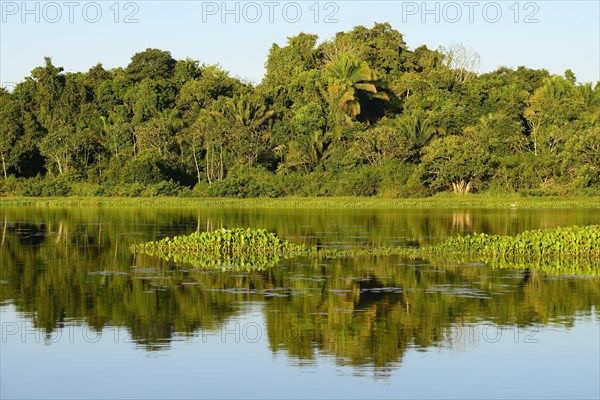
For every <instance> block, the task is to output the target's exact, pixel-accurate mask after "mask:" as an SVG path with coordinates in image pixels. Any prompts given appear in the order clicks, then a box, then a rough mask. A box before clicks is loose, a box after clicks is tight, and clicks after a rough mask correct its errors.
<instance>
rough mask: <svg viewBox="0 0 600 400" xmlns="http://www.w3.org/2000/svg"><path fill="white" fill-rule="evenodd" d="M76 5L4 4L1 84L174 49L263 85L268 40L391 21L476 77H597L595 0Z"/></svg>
mask: <svg viewBox="0 0 600 400" xmlns="http://www.w3.org/2000/svg"><path fill="white" fill-rule="evenodd" d="M72 1H73V3H72V4H71V3H69V2H68V0H66V1H65V2H63V1H56V2H43V1H40V2H28V3H26V7H23V5H22V2H21V1H6V0H1V1H0V6H1V7H0V9H1V11H2V15H1V19H0V22H1V26H0V29H1V31H0V82H2V83H3V86H6V85H7V82H19V81H21V80H23V78H24V77H25V76H27V75H29V73H30V71H31V70H32V69H33V68H34V67H36V66H38V65H41V64H42V62H43V57H44V56H51V57H52V59H53V62H54V64H55V65H59V66H63V67H64V68H65V70H66V71H73V72H75V71H87V70H88V69H89V68H90V67H91V66H93V65H95V64H96V63H98V62H101V63H103V65H104V66H105V68H113V67H117V66H126V65H127V64H128V62H129V59H130V58H131V56H132V55H133V54H134V53H136V52H139V51H142V50H144V49H146V48H148V47H153V48H160V49H163V50H169V51H171V53H172V55H173V56H174V57H175V58H186V57H190V58H192V59H195V60H199V61H200V62H205V63H208V64H214V63H219V64H220V65H221V66H222V67H223V68H224V69H226V70H228V71H230V72H231V73H232V74H233V75H235V76H239V77H241V78H246V79H249V80H251V81H253V82H259V81H260V80H261V79H262V76H263V74H264V64H265V61H266V57H267V54H268V51H269V48H270V47H271V45H272V43H274V42H276V43H278V44H285V42H286V40H287V39H286V38H287V37H288V36H295V35H296V34H298V33H299V32H307V33H315V34H318V35H319V38H320V39H321V40H326V39H329V38H331V37H333V35H335V33H336V32H339V31H346V30H350V29H352V28H353V27H354V26H355V25H365V26H367V27H371V26H372V25H373V23H374V22H389V23H391V24H392V26H393V27H394V28H395V29H397V30H399V31H400V32H401V33H403V34H404V38H405V41H406V42H407V44H408V46H409V47H410V48H411V49H414V48H416V47H418V46H420V45H422V44H425V45H427V46H428V47H430V48H437V47H438V46H448V45H450V44H452V43H462V44H463V45H464V46H466V47H468V48H472V49H474V50H475V51H477V52H478V53H479V54H480V56H481V67H480V72H486V71H491V70H494V69H496V68H497V67H499V66H509V67H517V66H519V65H525V66H528V67H532V68H546V69H548V70H549V71H550V72H551V73H558V74H562V73H563V72H564V71H565V70H566V69H567V68H571V69H572V70H573V71H574V72H575V74H576V76H577V78H578V80H579V81H580V82H589V81H593V82H596V81H598V80H600V2H599V1H597V0H592V1H535V2H525V1H521V2H516V1H512V0H511V1H496V2H491V1H473V2H469V1H456V2H447V1H439V2H431V1H430V2H427V3H424V2H422V1H414V2H413V1H356V0H355V1H335V2H319V3H317V7H315V2H314V1H296V2H291V1H270V2H269V0H266V1H256V2H228V3H227V4H226V5H225V7H226V8H227V9H228V10H231V12H230V13H226V11H225V10H224V8H225V7H224V3H223V2H221V1H215V2H207V1H133V2H127V1H113V0H111V1H96V2H91V1H79V0H77V1H75V0H72ZM117 9H118V13H117V12H116V11H117ZM316 9H318V10H319V12H318V14H317V13H316ZM332 13H333V15H330V14H332ZM131 14H132V15H131ZM299 14H300V15H299ZM328 15H330V17H329V19H327V16H328ZM127 16H129V19H128V20H129V22H130V23H125V20H126V19H127ZM236 18H239V22H236ZM36 19H38V21H36ZM115 20H116V22H115ZM223 20H224V21H223ZM436 20H437V21H436ZM94 21H95V22H94ZM294 21H295V22H294Z"/></svg>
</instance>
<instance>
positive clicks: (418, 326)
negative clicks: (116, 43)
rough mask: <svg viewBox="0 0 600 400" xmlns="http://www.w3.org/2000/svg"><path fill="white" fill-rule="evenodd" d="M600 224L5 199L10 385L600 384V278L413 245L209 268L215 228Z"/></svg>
mask: <svg viewBox="0 0 600 400" xmlns="http://www.w3.org/2000/svg"><path fill="white" fill-rule="evenodd" d="M592 223H600V213H599V212H598V210H418V209H417V210H302V209H298V210H289V209H286V210H276V209H255V210H251V209H232V208H225V209H216V208H210V209H199V210H196V209H192V208H180V209H176V208H173V209H169V208H160V209H148V208H146V209H141V208H133V207H125V208H121V209H118V208H97V207H82V208H42V207H3V208H2V209H0V228H1V236H0V318H1V321H2V341H1V343H0V345H1V353H0V355H1V356H0V363H1V364H0V367H1V369H0V379H1V380H0V384H1V391H0V395H1V396H0V397H2V398H23V397H33V398H86V397H87V398H90V397H91V398H106V397H120V398H124V397H125V398H160V397H163V398H164V397H169V398H185V397H187V398H198V397H209V398H231V397H257V398H265V397H273V398H281V397H294V398H299V397H302V398H306V397H320V398H350V397H353V398H364V397H369V398H399V397H406V398H416V397H422V398H439V397H443V398H465V397H469V398H481V397H488V398H489V397H492V398H499V397H500V398H505V397H521V398H523V397H527V398H550V397H553V398H565V397H568V398H575V397H576V398H598V397H599V395H600V389H599V382H598V376H599V375H600V366H599V363H600V361H599V359H600V349H599V342H600V313H599V312H598V305H599V303H600V280H599V279H598V278H586V277H574V276H548V275H545V274H542V273H539V272H536V271H535V270H510V269H508V270H495V269H491V268H488V267H487V266H485V265H483V264H481V263H479V262H473V263H470V264H469V265H449V264H443V263H442V264H435V265H434V264H432V263H431V262H430V261H428V260H416V261H415V260H406V259H403V258H401V257H357V258H341V259H336V260H326V261H324V260H315V259H311V258H309V257H300V258H295V259H291V260H286V261H282V262H281V263H280V264H279V265H278V266H276V267H274V268H270V269H266V270H235V271H221V270H198V269H194V268H191V267H190V266H188V265H185V264H178V263H173V262H165V261H160V260H157V259H155V258H152V257H143V256H138V257H134V256H133V254H131V252H130V251H129V245H130V244H132V243H138V242H142V241H147V240H156V239H160V238H162V237H165V236H172V235H175V234H187V233H191V232H193V231H196V230H198V229H199V230H209V229H214V228H219V227H229V228H231V227H256V228H265V229H268V230H270V231H274V232H276V233H278V234H279V235H280V236H282V237H284V238H286V239H289V240H291V241H295V242H304V243H306V244H316V245H319V246H323V247H340V248H343V247H347V246H351V245H352V246H356V245H359V246H387V245H420V244H428V243H434V242H437V241H440V240H443V239H444V238H446V237H448V236H451V235H455V234H456V233H459V232H473V231H476V232H487V233H498V234H516V233H519V232H521V231H523V230H526V229H537V228H546V227H552V226H558V225H564V226H567V225H573V224H578V225H585V224H592Z"/></svg>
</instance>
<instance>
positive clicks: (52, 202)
mask: <svg viewBox="0 0 600 400" xmlns="http://www.w3.org/2000/svg"><path fill="white" fill-rule="evenodd" d="M8 206H39V207H202V208H210V207H229V208H304V209H395V208H398V209H408V208H419V209H437V208H443V209H465V208H489V209H543V208H556V209H567V208H590V209H598V210H600V197H519V196H489V195H477V194H470V195H462V196H461V195H456V196H454V195H453V196H449V195H444V196H434V197H427V198H421V199H387V198H377V197H306V198H305V197H283V198H275V199H271V198H252V199H236V198H180V197H48V198H44V197H32V198H28V197H5V198H0V207H8Z"/></svg>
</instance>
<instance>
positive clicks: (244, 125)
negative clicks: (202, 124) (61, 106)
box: [223, 94, 274, 167]
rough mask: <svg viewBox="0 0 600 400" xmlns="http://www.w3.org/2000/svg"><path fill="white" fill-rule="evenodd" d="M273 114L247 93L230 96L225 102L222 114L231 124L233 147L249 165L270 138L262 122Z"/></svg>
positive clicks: (251, 164)
mask: <svg viewBox="0 0 600 400" xmlns="http://www.w3.org/2000/svg"><path fill="white" fill-rule="evenodd" d="M273 114H274V111H272V110H267V107H266V106H265V105H264V104H262V103H261V102H259V101H258V99H256V98H253V97H251V96H250V95H247V94H241V95H238V96H235V97H233V98H230V99H228V100H227V102H226V103H225V107H224V110H223V116H224V117H225V118H226V119H227V120H228V121H229V123H230V124H231V126H232V133H233V135H232V139H233V145H234V146H233V147H234V148H237V152H238V156H240V157H242V158H245V159H246V160H247V161H248V166H250V167H252V166H253V165H254V163H255V162H256V160H257V159H258V156H259V154H260V152H261V151H262V149H263V148H264V146H263V145H264V143H265V142H267V141H268V140H269V139H270V137H269V132H268V131H266V130H265V129H264V124H265V122H266V121H267V120H269V118H271V117H272V116H273Z"/></svg>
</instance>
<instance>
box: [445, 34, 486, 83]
mask: <svg viewBox="0 0 600 400" xmlns="http://www.w3.org/2000/svg"><path fill="white" fill-rule="evenodd" d="M440 52H441V53H442V54H443V55H444V61H445V62H446V67H448V68H450V69H451V70H453V71H454V76H455V78H456V80H457V81H458V82H467V81H469V80H471V79H473V78H474V77H475V76H476V75H477V71H478V70H479V63H480V57H479V54H478V53H477V52H476V51H474V50H473V49H469V48H466V47H465V46H463V45H462V44H461V43H452V44H451V45H450V46H449V47H448V48H447V49H446V48H443V47H442V48H441V49H440Z"/></svg>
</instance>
